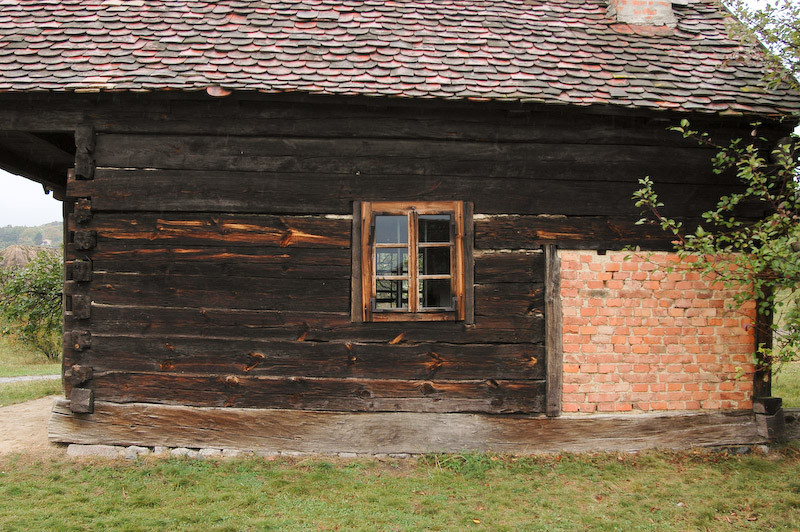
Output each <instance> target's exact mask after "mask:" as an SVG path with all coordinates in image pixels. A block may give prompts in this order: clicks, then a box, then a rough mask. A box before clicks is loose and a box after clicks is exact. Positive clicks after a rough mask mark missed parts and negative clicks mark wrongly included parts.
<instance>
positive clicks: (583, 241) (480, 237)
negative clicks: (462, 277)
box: [475, 213, 699, 249]
mask: <svg viewBox="0 0 800 532" xmlns="http://www.w3.org/2000/svg"><path fill="white" fill-rule="evenodd" d="M695 214H696V213H695ZM639 218H640V216H636V217H629V218H623V217H616V216H611V217H606V216H499V217H494V216H488V217H483V218H481V219H480V220H477V221H476V223H475V245H476V246H477V247H478V249H532V248H537V247H539V246H541V245H545V244H553V243H555V244H558V246H559V248H564V249H622V248H623V247H624V246H627V245H639V246H641V247H642V248H645V249H673V246H672V240H673V237H670V236H669V235H668V234H667V233H665V232H664V231H663V230H662V229H661V227H659V226H655V225H650V224H642V225H636V221H637V220H639ZM681 221H682V222H683V223H684V224H685V225H686V226H687V227H692V226H694V225H697V223H699V219H682V220H681Z"/></svg>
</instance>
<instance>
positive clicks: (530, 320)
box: [92, 304, 544, 344]
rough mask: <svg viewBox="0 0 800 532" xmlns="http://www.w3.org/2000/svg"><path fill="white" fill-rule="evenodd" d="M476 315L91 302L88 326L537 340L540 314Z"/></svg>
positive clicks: (155, 332)
mask: <svg viewBox="0 0 800 532" xmlns="http://www.w3.org/2000/svg"><path fill="white" fill-rule="evenodd" d="M502 318H503V316H497V317H496V318H495V319H491V318H487V317H481V318H480V319H478V320H476V323H475V324H474V325H466V324H464V323H462V322H441V323H426V322H402V323H401V322H395V323H369V324H359V323H352V322H351V321H350V314H349V313H346V312H338V313H337V312H316V311H306V312H292V311H275V310H234V309H226V308H176V307H152V306H144V307H131V306H115V305H100V304H95V305H93V306H92V330H93V331H94V332H95V333H97V334H100V335H107V336H109V335H120V336H137V335H147V336H153V337H166V336H170V335H174V336H181V337H195V338H203V337H219V338H240V339H261V340H269V339H275V340H292V341H295V340H298V339H302V340H305V341H309V342H314V341H317V342H334V341H342V342H363V343H385V344H388V343H390V342H394V343H415V342H417V343H418V342H430V343H452V344H470V343H473V344H480V343H493V344H504V343H505V344H516V343H534V344H535V343H540V342H542V340H543V334H544V333H543V331H544V316H542V315H534V314H532V315H529V316H527V317H520V318H519V319H517V320H514V319H512V318H510V317H509V318H507V319H505V320H503V319H502Z"/></svg>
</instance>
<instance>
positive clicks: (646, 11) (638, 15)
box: [608, 0, 677, 27]
mask: <svg viewBox="0 0 800 532" xmlns="http://www.w3.org/2000/svg"><path fill="white" fill-rule="evenodd" d="M672 4H673V0H608V13H609V15H611V16H612V17H614V18H616V20H617V22H623V23H625V24H631V25H636V26H670V27H674V26H675V24H676V23H677V19H676V18H675V13H673V11H672Z"/></svg>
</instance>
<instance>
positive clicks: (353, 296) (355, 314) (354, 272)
mask: <svg viewBox="0 0 800 532" xmlns="http://www.w3.org/2000/svg"><path fill="white" fill-rule="evenodd" d="M350 261H351V264H350V269H351V274H350V275H351V278H350V321H352V322H353V323H362V322H363V321H364V310H363V304H362V302H363V301H364V296H363V294H362V292H361V287H362V283H363V281H362V279H361V202H360V201H354V202H353V234H352V237H351V240H350Z"/></svg>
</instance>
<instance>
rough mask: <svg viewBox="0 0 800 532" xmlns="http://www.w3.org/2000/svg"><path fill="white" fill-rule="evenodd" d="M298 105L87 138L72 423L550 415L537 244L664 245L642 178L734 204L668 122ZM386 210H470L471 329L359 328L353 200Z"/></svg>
mask: <svg viewBox="0 0 800 532" xmlns="http://www.w3.org/2000/svg"><path fill="white" fill-rule="evenodd" d="M311 102H313V100H311V101H307V102H298V103H296V104H294V105H291V106H287V105H285V104H282V103H280V102H277V103H269V101H266V102H255V101H230V102H223V103H220V104H216V103H215V104H208V103H202V104H201V103H197V102H194V103H192V102H173V103H172V104H171V106H169V107H168V108H167V109H158V110H153V109H150V110H148V109H142V110H140V111H141V112H139V113H133V112H131V111H122V112H116V113H114V112H110V111H108V112H107V113H106V114H102V113H100V112H98V113H95V115H94V119H93V120H92V121H91V123H88V124H86V125H85V126H82V127H81V128H80V129H79V131H78V134H76V143H77V149H76V154H77V155H76V170H75V173H74V175H73V176H72V177H71V178H70V179H69V181H68V184H67V194H68V197H69V201H70V203H71V204H72V206H73V208H72V211H73V212H72V214H71V215H70V216H69V220H68V228H69V233H70V242H69V243H68V245H67V250H66V254H67V258H68V267H67V279H68V280H67V282H66V294H67V302H66V307H67V310H68V312H67V320H66V324H67V327H66V333H65V375H66V377H67V378H66V379H65V382H66V386H67V388H68V389H67V393H68V395H69V394H71V393H72V390H73V389H74V390H76V392H75V394H74V397H75V398H80V399H81V405H77V408H83V409H84V410H83V411H85V409H86V408H88V407H87V406H86V404H88V403H89V402H91V401H93V400H94V399H95V398H96V399H98V400H101V401H106V402H112V403H126V402H144V403H164V404H174V405H189V406H217V407H246V408H290V409H306V410H320V411H324V410H328V411H410V412H435V413H448V412H484V413H537V412H545V410H546V383H545V375H546V367H545V365H546V364H545V360H546V357H545V345H544V342H545V319H546V318H547V319H556V317H555V316H554V317H552V318H551V317H549V316H548V317H546V316H545V305H544V298H545V290H544V282H545V260H544V254H543V252H542V250H541V247H542V246H543V245H548V244H549V245H556V246H558V247H562V248H563V247H567V248H569V247H572V248H602V249H605V248H613V247H621V246H622V245H626V244H639V245H642V246H644V247H649V248H656V249H658V248H662V247H664V246H666V245H668V242H667V240H666V239H664V237H663V236H662V235H661V234H660V231H659V230H657V229H652V228H648V227H647V226H637V225H635V224H634V222H635V220H636V219H638V213H637V212H636V210H635V208H634V207H633V205H632V202H631V200H630V196H631V193H632V191H633V190H634V189H635V188H637V185H636V179H637V178H639V177H642V176H644V175H648V174H649V175H651V176H653V178H654V180H655V181H656V182H657V183H660V184H662V185H663V186H662V189H661V191H662V195H663V196H664V199H665V202H667V203H668V204H670V203H671V204H672V205H674V206H675V207H674V209H673V212H672V214H673V215H676V216H688V215H689V214H693V213H696V212H698V210H699V209H700V208H702V207H705V206H708V205H710V204H711V203H710V202H712V201H713V200H714V199H715V198H717V197H718V196H719V195H720V193H721V192H722V191H724V190H726V189H727V187H729V186H730V182H729V176H724V175H723V176H716V175H714V174H713V173H712V172H711V167H710V156H711V153H710V152H709V151H708V150H705V149H702V148H698V147H695V146H691V145H689V144H687V143H685V142H682V141H677V140H676V139H675V138H674V136H669V135H668V134H667V133H666V132H664V131H663V128H664V124H663V123H661V122H656V123H649V122H648V121H647V120H643V119H638V118H635V117H627V118H625V117H607V116H602V115H588V114H585V115H584V114H566V115H561V114H559V113H552V112H551V113H547V114H542V115H541V116H537V115H535V114H531V113H512V112H510V111H507V110H505V111H501V110H496V111H493V112H486V111H476V110H475V109H477V108H475V107H470V108H468V109H465V108H458V107H456V108H455V110H454V108H451V107H448V106H439V107H430V106H427V105H426V106H423V107H422V108H420V109H414V108H409V107H404V106H401V107H400V108H399V109H398V108H396V107H394V106H389V105H384V106H381V105H374V104H370V105H351V106H339V105H329V104H327V103H324V100H323V101H322V102H323V103H319V104H317V103H311ZM198 106H200V107H198ZM203 106H208V107H203ZM203 110H205V111H207V112H203ZM576 128H578V129H576ZM666 139H669V140H666ZM390 199H391V200H425V201H436V200H463V201H468V202H472V203H473V205H474V212H475V223H474V232H475V252H474V257H473V259H472V260H473V261H474V268H475V285H474V287H470V288H468V289H471V290H474V295H475V297H474V302H475V303H474V307H475V324H474V325H465V324H462V323H438V322H437V323H405V324H404V323H352V322H351V320H350V307H351V305H350V284H351V283H350V245H351V226H352V218H351V216H352V215H351V213H352V203H353V201H355V200H390ZM552 249H555V248H552ZM554 263H557V262H554ZM551 307H552V305H551ZM549 356H552V355H549ZM556 394H557V390H555V391H554V390H553V389H552V387H551V390H550V391H549V392H548V395H549V396H550V397H551V399H552V400H555V399H553V398H555V397H556ZM548 412H549V413H557V405H556V406H554V404H553V403H552V401H551V405H550V408H549V409H548Z"/></svg>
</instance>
